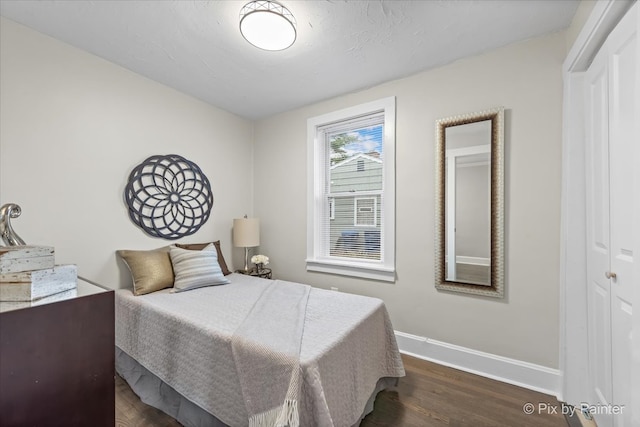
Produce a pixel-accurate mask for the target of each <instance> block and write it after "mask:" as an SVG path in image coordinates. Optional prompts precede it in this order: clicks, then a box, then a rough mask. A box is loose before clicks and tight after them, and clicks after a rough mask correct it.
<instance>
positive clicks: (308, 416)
mask: <svg viewBox="0 0 640 427" xmlns="http://www.w3.org/2000/svg"><path fill="white" fill-rule="evenodd" d="M227 277H228V278H229V279H230V280H231V282H232V283H231V284H230V285H222V286H213V287H206V288H201V289H196V290H193V291H187V292H182V293H174V294H172V293H170V292H169V290H168V289H166V290H163V291H159V292H155V293H152V294H148V295H143V296H137V297H136V296H133V294H132V292H131V291H130V290H125V289H123V290H118V291H116V345H117V346H118V347H120V348H121V349H122V350H123V351H125V352H126V353H127V354H129V355H130V356H132V357H133V358H135V359H136V360H137V361H138V362H139V363H140V364H141V365H143V366H144V367H146V368H147V369H148V370H149V371H151V372H152V373H153V374H155V375H156V376H158V377H159V378H160V379H162V380H163V381H165V382H166V383H167V384H169V385H171V386H172V387H173V388H175V389H176V390H177V391H178V392H179V393H181V394H182V395H183V396H185V397H187V398H188V399H189V400H191V401H192V402H194V403H196V404H197V405H198V406H200V407H202V408H203V409H205V410H206V411H208V412H210V413H211V414H213V415H215V416H216V417H217V418H219V419H220V420H222V421H223V422H225V423H226V424H228V425H230V426H246V425H248V415H247V411H246V409H245V405H244V402H243V397H242V391H241V387H240V382H239V379H238V376H237V375H236V367H235V364H234V358H233V354H232V348H231V340H232V336H233V334H234V332H235V331H236V330H237V329H238V327H239V326H240V325H241V324H242V323H243V321H244V319H245V317H246V316H247V314H248V313H249V312H250V310H251V308H252V307H253V305H254V304H255V302H256V301H257V300H258V298H259V296H260V294H261V293H262V291H263V290H264V286H265V283H268V282H266V281H264V280H263V279H257V278H254V277H250V276H244V275H240V274H232V275H230V276H227ZM274 351H278V349H277V348H274ZM300 366H301V367H302V375H303V384H302V390H301V398H300V402H299V409H300V425H301V426H318V427H321V426H351V425H353V424H355V423H356V422H357V421H358V418H359V416H360V414H361V413H362V410H363V408H364V406H365V403H366V401H367V399H368V398H369V396H370V395H371V393H372V391H373V390H374V388H375V386H376V382H377V381H378V379H379V378H382V377H401V376H403V375H404V368H403V366H402V360H401V359H400V355H399V353H398V349H397V344H396V341H395V336H394V334H393V328H392V326H391V322H390V320H389V316H388V314H387V311H386V308H385V307H384V304H383V303H382V301H380V300H379V299H375V298H368V297H362V296H357V295H351V294H346V293H340V292H332V291H325V290H322V289H316V288H312V289H311V291H310V293H309V299H308V304H307V309H306V318H305V321H304V331H303V335H302V344H301V349H300Z"/></svg>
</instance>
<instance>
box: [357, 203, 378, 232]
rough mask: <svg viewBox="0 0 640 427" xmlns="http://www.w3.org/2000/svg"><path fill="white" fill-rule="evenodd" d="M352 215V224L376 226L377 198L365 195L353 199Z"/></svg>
mask: <svg viewBox="0 0 640 427" xmlns="http://www.w3.org/2000/svg"><path fill="white" fill-rule="evenodd" d="M354 202H355V203H354V207H355V209H354V215H353V219H354V220H353V225H355V226H361V227H376V226H377V221H376V215H377V209H376V207H377V206H376V205H377V203H376V202H377V199H376V198H375V197H367V198H360V199H354Z"/></svg>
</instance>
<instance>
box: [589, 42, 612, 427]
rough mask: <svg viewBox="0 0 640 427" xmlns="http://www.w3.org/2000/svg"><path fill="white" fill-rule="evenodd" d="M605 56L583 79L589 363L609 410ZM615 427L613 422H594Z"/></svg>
mask: <svg viewBox="0 0 640 427" xmlns="http://www.w3.org/2000/svg"><path fill="white" fill-rule="evenodd" d="M607 62H608V56H607V52H606V50H605V49H602V50H600V52H599V53H598V55H596V58H595V59H594V60H593V63H592V64H591V66H590V67H589V69H588V70H587V73H586V94H585V96H586V100H585V101H586V112H587V114H586V116H587V118H586V123H587V129H586V134H585V136H586V178H587V195H586V196H587V266H588V271H587V280H588V283H587V292H588V294H587V301H588V305H589V306H588V312H589V325H588V329H589V362H590V366H589V368H590V372H589V376H590V378H591V384H592V389H593V396H592V399H593V401H592V402H590V403H599V404H605V405H606V404H610V403H611V396H612V389H613V386H612V381H611V295H610V291H611V286H610V283H609V279H608V278H607V277H606V276H605V272H608V271H609V259H610V246H609V241H610V238H609V107H608V90H609V89H608V86H609V84H608V80H609V79H608V73H607V70H608V64H607ZM598 425H599V427H610V426H613V420H612V417H608V418H607V419H601V420H598Z"/></svg>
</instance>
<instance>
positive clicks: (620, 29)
mask: <svg viewBox="0 0 640 427" xmlns="http://www.w3.org/2000/svg"><path fill="white" fill-rule="evenodd" d="M632 12H633V11H632ZM637 35H638V34H637V25H636V16H635V13H627V15H626V16H625V17H624V18H623V19H622V21H620V23H619V24H618V26H617V27H616V28H615V30H614V31H613V32H612V33H611V35H610V36H609V39H608V40H607V43H608V44H609V52H610V59H609V176H610V196H609V197H610V214H609V216H610V224H611V225H610V229H611V273H612V278H611V324H612V333H611V346H612V347H611V348H612V379H613V382H612V383H613V399H614V401H613V402H612V403H613V404H615V405H624V407H625V410H623V412H622V414H620V415H617V416H614V425H615V426H619V427H622V426H629V427H631V408H633V406H632V404H631V375H630V373H631V354H632V353H631V352H632V340H631V331H632V324H633V317H632V313H633V310H632V305H633V304H632V301H633V286H634V284H635V286H637V285H638V283H639V282H640V278H635V280H634V277H633V276H634V271H633V270H634V262H638V261H637V260H638V255H639V254H637V253H635V254H634V251H633V246H634V242H633V238H634V235H633V232H632V231H633V222H634V211H633V209H634V206H633V204H634V194H636V192H637V191H640V189H637V188H635V189H634V181H633V179H634V176H633V174H634V169H635V168H637V167H640V165H635V167H634V164H633V159H634V149H635V147H634V145H635V144H639V143H640V138H639V136H638V135H635V130H636V128H635V126H636V121H637V120H640V117H639V114H638V113H639V110H638V99H637V98H636V84H638V82H637V80H638V73H639V72H640V70H638V68H637V64H638V57H637V43H638V41H637V39H638V37H637ZM636 214H637V213H636ZM613 274H615V276H613Z"/></svg>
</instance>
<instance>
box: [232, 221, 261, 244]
mask: <svg viewBox="0 0 640 427" xmlns="http://www.w3.org/2000/svg"><path fill="white" fill-rule="evenodd" d="M233 245H234V246H238V247H241V248H252V247H254V246H260V220H259V219H258V218H236V219H234V220H233Z"/></svg>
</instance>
